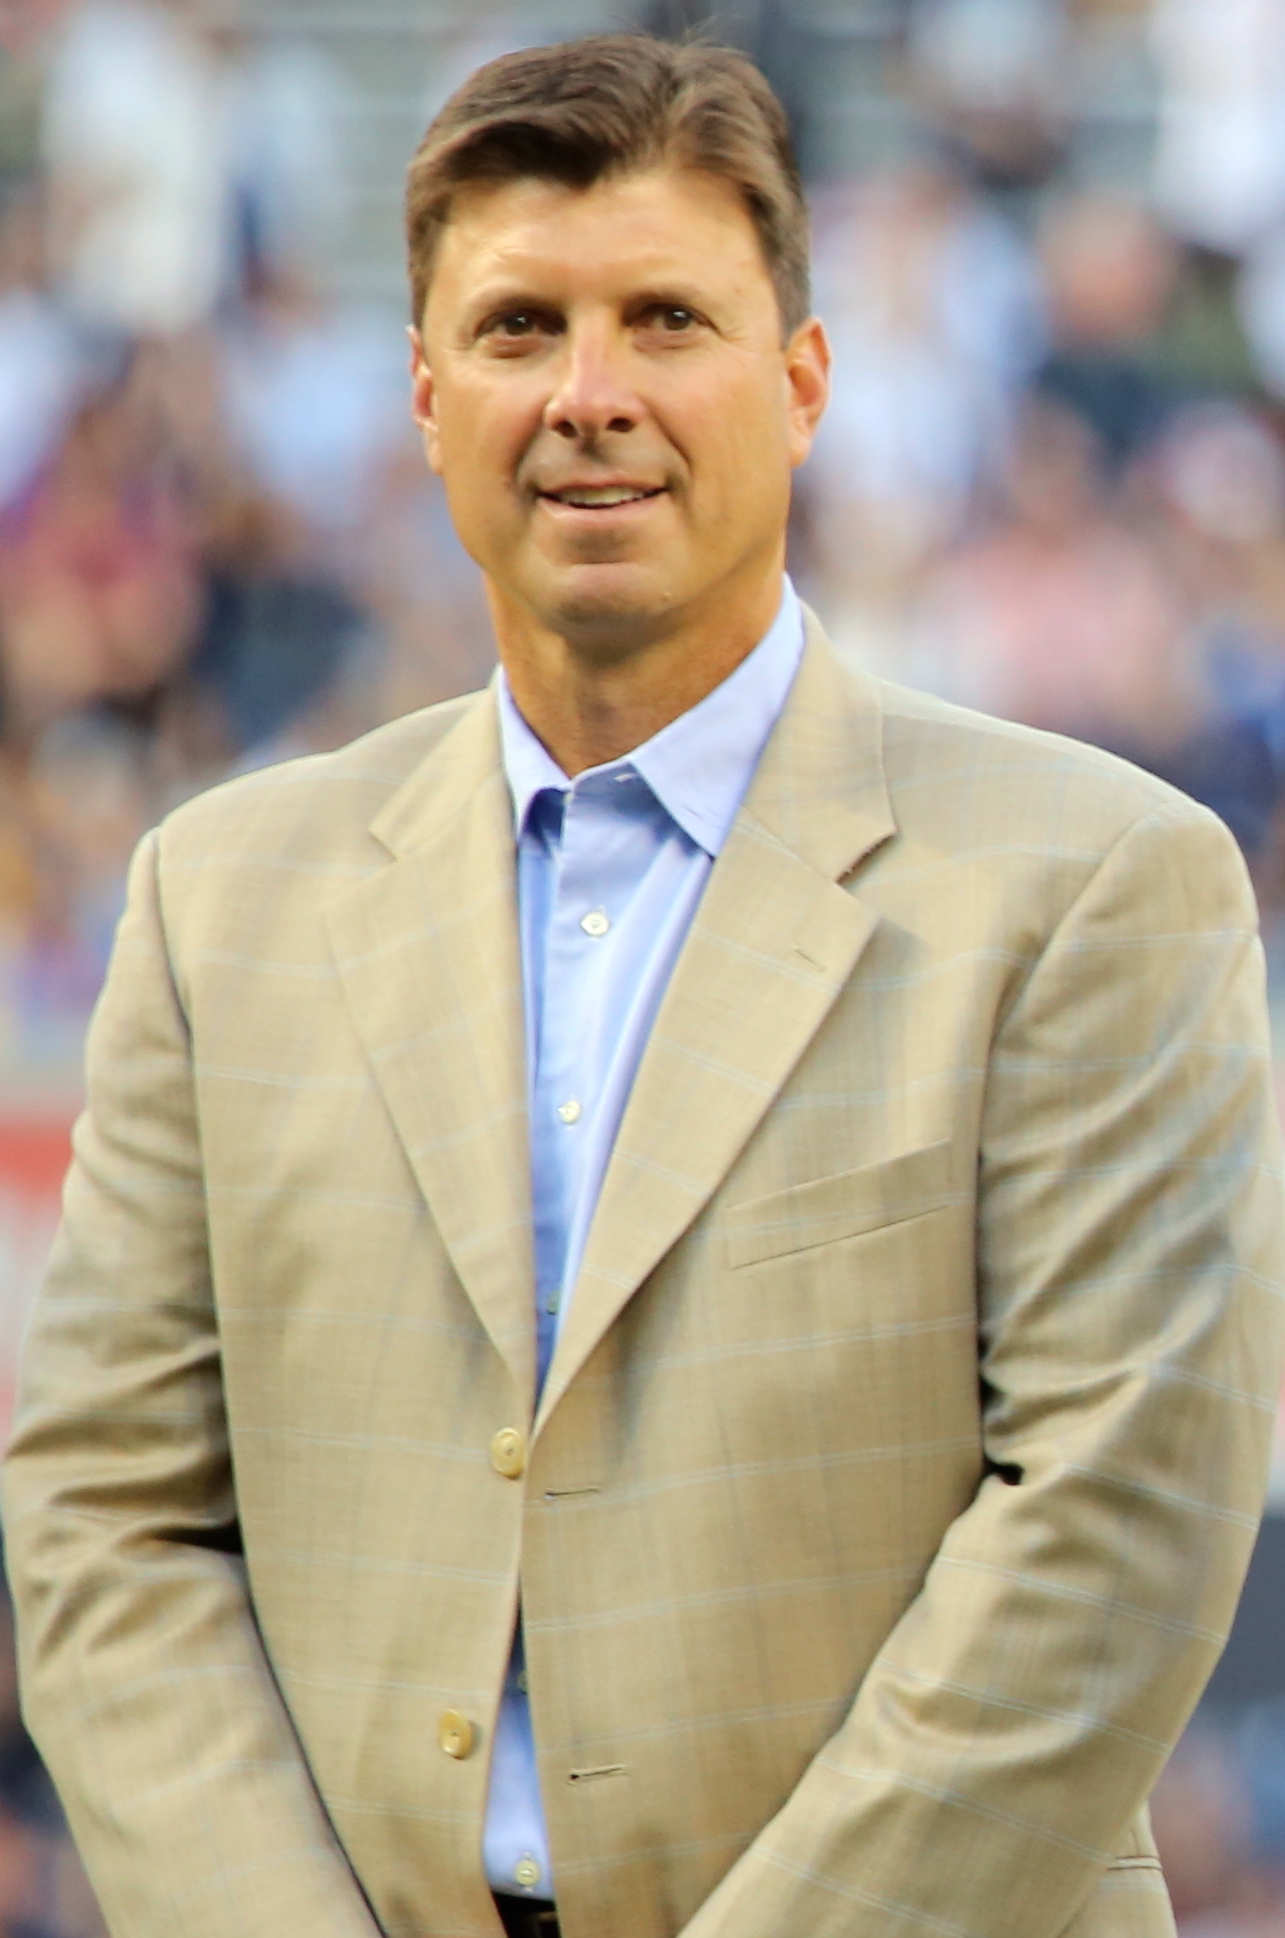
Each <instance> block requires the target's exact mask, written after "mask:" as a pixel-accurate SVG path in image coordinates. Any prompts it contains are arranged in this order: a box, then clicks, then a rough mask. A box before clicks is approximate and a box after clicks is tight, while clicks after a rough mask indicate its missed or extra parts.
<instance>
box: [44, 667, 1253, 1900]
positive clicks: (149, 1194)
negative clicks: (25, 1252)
mask: <svg viewBox="0 0 1285 1938" xmlns="http://www.w3.org/2000/svg"><path fill="white" fill-rule="evenodd" d="M512 870H513V856H512V825H511V818H510V815H509V809H508V801H507V796H506V793H505V789H504V783H503V779H502V776H501V772H500V767H499V753H498V741H497V730H496V721H495V713H494V704H493V700H492V698H491V697H490V696H489V695H481V696H476V697H474V698H472V699H470V700H468V701H465V702H457V703H452V704H451V705H448V706H446V707H444V708H438V709H434V710H432V711H430V712H428V713H425V714H420V715H416V716H412V717H410V718H408V719H406V720H403V721H399V722H397V723H395V724H394V725H392V726H391V727H388V728H385V729H383V730H381V731H380V732H379V733H377V734H375V735H373V736H371V737H369V738H368V739H367V740H365V741H362V742H359V743H357V744H356V745H355V746H353V747H351V748H349V749H347V750H345V751H343V752H341V753H339V754H335V755H328V756H324V757H321V758H318V759H313V760H307V761H302V762H298V763H295V764H292V765H289V766H286V767H284V768H281V769H276V770H268V771H266V772H264V773H262V774H258V775H255V776H251V777H249V778H247V779H244V780H240V781H237V782H235V783H233V784H231V785H230V786H228V787H225V788H221V789H218V790H216V791H214V792H213V793H212V794H210V795H208V796H205V797H203V798H202V799H200V800H198V801H195V802H193V803H191V804H189V805H188V806H187V807H185V808H183V809H182V810H180V811H179V813H177V814H176V815H175V816H173V817H172V818H171V820H170V821H169V822H167V823H166V824H165V825H164V826H163V827H162V828H161V830H160V831H159V832H158V834H157V835H156V836H154V837H152V838H150V839H149V840H148V841H147V842H146V843H145V844H144V846H143V848H142V850H141V851H140V854H139V857H138V859H137V862H136V866H135V870H134V874H133V879H132V890H131V898H130V905H129V911H128V913H127V915H126V917H125V920H124V923H123V925H122V929H121V934H120V938H119V942H118V946H117V951H116V955H115V959H114V962H113V967H112V970H111V974H110V977H109V981H108V986H107V990H106V992H105V995H104V997H103V1000H102V1002H101V1005H100V1008H99V1011H98V1014H97V1017H96V1020H95V1024H94V1028H93V1033H92V1039H91V1050H90V1084H89V1099H88V1106H87V1110H86V1114H85V1116H84V1118H83V1120H82V1122H81V1124H80V1126H79V1130H78V1134H77V1140H76V1150H77V1155H76V1161H75V1164H74V1167H73V1171H72V1174H71V1177H70V1180H69V1183H68V1190H67V1201H66V1217H65V1221H64V1226H63V1230H62V1234H61V1236H60V1239H59V1241H58V1245H57V1249H56V1254H55V1257H54V1260H53V1264H52V1268H51V1271H50V1275H49V1279H48V1282H47V1285H46V1287H45V1290H44V1292H43V1294H42V1297H41V1300H40V1303H39V1307H38V1310H37V1313H36V1315H35V1320H34V1324H33V1328H32V1332H31V1337H30V1343H29V1347H28V1353H27V1362H26V1370H25V1377H24V1385H23V1393H22V1398H21V1410H20V1421H19V1426H18V1430H17V1435H16V1438H15V1442H14V1445H13V1449H12V1451H11V1454H10V1456H9V1462H8V1469H7V1483H6V1484H7V1492H6V1535H7V1539H8V1544H9V1551H10V1559H11V1566H12V1569H13V1573H14V1580H15V1585H16V1592H17V1600H18V1606H19V1614H20V1637H21V1647H22V1658H23V1681H24V1688H25V1699H26V1703H27V1706H28V1712H29V1715H30V1719H31V1722H32V1725H33V1728H34V1730H35V1733H36V1735H37V1738H38V1740H39V1742H40V1744H41V1746H42V1748H43V1749H44V1751H45V1753H46V1755H47V1756H48V1758H49V1761H50V1764H51V1766H52V1768H53V1770H54V1772H55V1775H56V1777H57V1780H58V1782H59V1785H60V1787H61V1789H62V1792H63V1795H64V1797H65V1799H66V1802H67V1806H68V1809H69V1812H70V1815H71V1818H72V1822H73V1826H74V1828H75V1830H76V1834H77V1836H78V1838H79V1840H80V1843H81V1847H82V1850H83V1851H84V1854H85V1857H86V1859H87V1861H88V1864H89V1868H90V1871H91V1874H92V1876H93V1879H94V1882H95V1885H96V1886H97V1888H98V1890H99V1892H100V1895H101V1898H102V1901H103V1904H104V1906H105V1908H106V1912H107V1915H108V1918H109V1921H110V1922H111V1925H112V1928H113V1931H114V1932H115V1933H116V1934H118V1938H281V1934H282V1933H283V1932H291V1933H292V1932H295V1931H306V1932H307V1933H308V1934H309V1938H375V1934H376V1933H377V1931H383V1932H384V1933H386V1934H388V1938H448V1935H450V1938H457V1935H458V1938H466V1935H467V1938H495V1935H496V1933H497V1930H498V1925H497V1919H496V1913H495V1910H494V1906H493V1904H492V1901H491V1898H490V1894H489V1891H488V1890H487V1887H486V1883H485V1880H484V1877H483V1873H482V1869H481V1861H480V1837H481V1825H482V1817H483V1809H484V1802H485V1794H486V1767H487V1745H488V1736H489V1732H490V1729H491V1727H492V1725H493V1721H494V1717H495V1713H496V1709H497V1705H498V1700H499V1693H500V1687H501V1682H502V1678H503V1674H504V1668H505V1663H506V1658H507V1654H508V1648H509V1639H510V1635H511V1631H512V1624H513V1619H514V1612H515V1607H516V1601H517V1594H518V1582H519V1572H520V1575H521V1583H522V1598H523V1606H524V1610H525V1620H526V1638H527V1659H528V1673H529V1678H530V1690H531V1702H532V1708H533V1714H534V1718H535V1726H536V1733H537V1740H538V1744H539V1753H540V1764H541V1774H542V1783H543V1788H544V1796H545V1801H546V1808H547V1815H548V1820H549V1828H550V1834H551V1839H552V1848H553V1852H554V1861H555V1870H556V1882H557V1896H558V1910H559V1916H560V1920H561V1925H562V1929H563V1931H564V1932H565V1933H566V1935H567V1938H606V1935H607V1934H616V1933H619V1934H624V1935H625V1938H673V1934H675V1933H677V1932H679V1931H680V1930H681V1931H684V1932H686V1933H687V1934H688V1938H781V1934H784V1933H788V1934H790V1938H910V1935H911V1934H915V1938H928V1935H929V1934H932V1938H1054V1934H1057V1933H1061V1932H1063V1931H1068V1930H1069V1931H1071V1932H1073V1933H1074V1938H1151V1935H1152V1934H1155V1935H1156V1938H1159V1934H1162V1933H1167V1932H1171V1931H1172V1921H1171V1918H1170V1913H1169V1909H1168V1903H1167V1899H1166V1897H1165V1893H1164V1887H1163V1882H1162V1880H1161V1877H1160V1874H1159V1870H1158V1868H1157V1865H1156V1860H1155V1855H1154V1848H1153V1846H1152V1845H1151V1843H1150V1837H1149V1832H1148V1830H1147V1826H1146V1816H1145V1808H1144V1800H1145V1798H1146V1795H1147V1793H1148V1791H1149V1789H1150V1787H1151V1785H1152V1783H1153V1782H1154V1779H1155V1776H1156V1774H1157V1772H1158V1770H1159V1768H1160V1766H1161V1764H1162V1762H1163V1759H1164V1757H1165V1755H1166V1753H1167V1750H1168V1748H1169V1746H1170V1744H1171V1743H1172V1741H1173V1739H1174V1737H1175V1736H1176V1734H1177V1732H1178V1731H1179V1729H1180V1728H1181V1726H1182V1724H1183V1722H1184V1720H1185V1718H1186V1715H1187V1713H1188V1711H1189V1710H1190V1708H1191V1705H1192V1704H1193V1702H1194V1701H1195V1699H1196V1696H1197V1694H1198V1692H1199V1690H1200V1688H1201V1686H1202V1683H1203V1680H1204V1678H1205V1676H1206V1675H1207V1674H1208V1671H1209V1669H1210V1667H1211V1666H1212V1664H1213V1662H1214V1660H1215V1658H1216V1655H1217V1652H1218V1649H1219V1647H1220V1645H1221V1641H1222V1638H1223V1636H1224V1634H1225V1631H1226V1628H1227V1625H1228V1623H1229V1620H1230V1616H1231V1612H1232V1608H1233V1605H1234V1601H1235V1596H1236V1593H1237V1590H1238V1587H1239V1584H1240V1580H1241V1577H1242V1574H1243V1570H1244V1567H1245V1564H1246V1560H1247V1557H1248V1554H1249V1550H1250V1546H1251V1543H1252V1539H1253V1533H1254V1527H1255V1523H1256V1518H1257V1515H1258V1512H1259V1508H1260V1504H1261V1497H1262V1489H1263V1484H1264V1475H1265V1470H1266V1461H1267V1447H1268V1441H1269V1435H1270V1426H1271V1416H1272V1411H1273V1407H1274V1403H1275V1398H1276V1394H1277V1392H1278V1390H1279V1378H1280V1363H1281V1344H1282V1324H1281V1302H1280V1298H1279V1281H1280V1265H1281V1257H1280V1247H1281V1187H1280V1178H1279V1169H1278V1153H1277V1137H1276V1130H1275V1125H1274V1110H1273V1104H1272V1098H1271V1091H1270V1082H1269V1069H1268V1060H1267V1049H1266V1039H1265V1022H1264V1004H1263V992H1262V968H1261V956H1260V952H1259V949H1258V944H1257V941H1256V938H1255V934H1254V915H1253V907H1252V900H1251V897H1250V894H1249V890H1248V887H1247V884H1246V882H1245V879H1244V871H1243V869H1242V867H1241V865H1240V861H1239V857H1238V856H1237V854H1236V852H1235V850H1234V848H1233V847H1232V844H1231V842H1230V840H1229V838H1228V836H1227V835H1226V833H1225V832H1224V830H1223V829H1222V828H1221V827H1220V826H1219V825H1218V824H1217V823H1216V822H1215V821H1214V820H1213V819H1212V817H1210V816H1209V815H1207V814H1206V813H1204V812H1203V811H1202V810H1200V809H1198V808H1196V807H1194V806H1193V805H1192V804H1191V803H1190V802H1188V801H1185V800H1183V799H1182V798H1180V797H1179V796H1177V795H1176V794H1174V793H1172V792H1171V791H1169V790H1168V789H1166V788H1164V787H1162V786H1161V785H1160V784H1158V783H1156V782H1153V781H1151V780H1149V779H1147V778H1145V777H1144V776H1142V775H1141V774H1138V773H1136V772H1134V771H1133V770H1131V769H1129V768H1127V767H1124V766H1122V765H1121V764H1120V763H1118V762H1115V761H1112V760H1111V759H1109V758H1108V757H1107V756H1104V755H1099V754H1097V753H1095V752H1093V751H1091V750H1089V749H1087V748H1084V747H1080V746H1076V745H1074V744H1072V743H1069V742H1064V741H1059V740H1056V739H1052V738H1050V737H1048V736H1041V735H1036V734H1032V733H1029V732H1026V731H1023V730H1021V729H1018V728H1014V727H1009V726H1006V725H1003V724H1000V723H998V722H995V721H989V720H984V719H981V718H979V717H975V716H971V715H968V714H964V713H960V712H958V711H956V710H954V709H951V708H947V707H944V706H941V705H938V704H937V703H935V702H932V701H930V700H927V699H922V698H918V697H916V696H913V695H910V694H907V693H904V692H902V691H900V690H898V689H896V688H892V687H885V686H882V685H880V684H878V683H876V682H873V681H866V680H858V679H854V678H852V677H850V676H848V675H846V674H844V673H843V672H841V671H840V669H839V667H838V665H837V663H836V662H835V661H834V659H833V657H832V656H831V654H830V652H829V649H828V648H827V647H826V645H825V643H824V641H823V639H822V638H821V637H820V636H819V634H818V633H817V632H816V631H815V629H814V630H813V634H812V637H811V639H810V643H809V647H808V650H807V653H806V656H805V660H804V664H803V667H802V669H801V672H800V675H799V678H798V681H797V683H796V686H795V689H794V691H793V693H792V695H791V699H790V702H789V704H788V706H787V709H786V712H785V714H784V715H783V717H782V720H781V723H780V725H779V727H778V729H777V731H776V733H775V735H774V737H773V739H772V741H771V743H770V744H769V747H768V750H767V752H766V754H765V756H764V759H763V761H762V763H761V766H760V769H759V772H758V775H757V777H756V780H755V783H754V786H753V789H752V791H751V794H750V796H749V798H748V800H747V803H746V805H745V808H744V810H743V812H742V814H741V817H740V819H739V821H738V823H737V826H736V828H735V830H734V832H733V834H732V836H731V838H730V840H729V842H728V845H727V847H726V849H725V850H724V852H723V854H722V855H721V857H720V859H719V861H718V864H717V866H716V868H715V870H714V872H713V875H712V877H711V880H710V885H709V888H708V891H707V893H706V896H705V898H704V901H703V902H702V904H701V907H700V909H699V911H698V914H697V918H696V922H695V924H694V927H693V929H692V932H691V934H690V937H689V939H688V943H687V945H686V947H685V949H684V952H683V955H682V957H681V959H680V962H679V965H678V968H677V970H676V973H675V976H674V979H673V982H672V984H671V986H670V989H669V992H668V995H667V997H666V1000H665V1003H664V1005H663V1008H662V1011H661V1013H660V1015H659V1018H658V1021H657V1024H656V1028H655V1030H654V1032H653V1036H652V1040H651V1042H650V1044H649V1047H648V1050H647V1052H646V1055H645V1057H644V1060H643V1063H642V1066H641V1068H640V1071H639V1075H638V1079H637V1082H636V1084H635V1087H634V1091H633V1094H632V1097H631V1099H630V1102H629V1106H628V1109H627V1112H626V1116H625V1119H624V1122H623V1124H622V1127H621V1131H620V1136H619V1138H618V1141H617V1146H616V1150H615V1153H614V1156H613V1159H612V1163H611V1166H610V1169H609V1172H608V1176H607V1179H606V1182H605V1185H604V1189H603V1193H602V1197H601V1201H600V1204H599V1209H598V1214H597V1218H596V1222H595V1225H594V1228H593V1231H592V1233H591V1235H590V1240H589V1245H588V1250H587V1254H586V1257H585V1261H584V1266H583V1269H582V1272H581V1275H580V1278H579V1281H578V1283H577V1285H576V1287H575V1291H574V1298H573V1302H572V1306H571V1310H570V1312H569V1314H568V1317H567V1322H566V1326H565V1329H564V1332H563V1336H562V1338H561V1341H560V1343H559V1347H558V1352H557V1356H556V1358H555V1361H554V1364H553V1368H552V1370H551V1373H550V1377H549V1380H548V1383H547V1385H546V1388H545V1392H544V1396H543V1399H542V1402H541V1405H540V1409H539V1414H538V1417H537V1418H535V1419H534V1420H533V1418H532V1411H533V1404H534V1365H533V1357H534V1355H533V1338H534V1333H533V1318H532V1263H531V1236H530V1206H529V1182H528V1176H527V1158H526V1127H525V1115H524V1112H525V1096H524V1092H525V1081H524V1068H523V1044H522V1020H521V992H520V975H519V961H518V946H517V938H516V922H515V912H514V893H513V874H512ZM505 1428H515V1429H517V1430H518V1433H519V1435H520V1436H522V1439H521V1440H520V1441H519V1443H518V1444H519V1446H523V1445H524V1446H525V1447H526V1450H527V1451H526V1460H525V1468H524V1471H522V1472H520V1473H518V1474H516V1476H515V1475H514V1474H513V1473H512V1472H511V1471H510V1470H511V1469H512V1468H513V1467H514V1466H515V1464H516V1465H520V1464H521V1463H520V1462H517V1463H515V1461H514V1460H513V1458H512V1449H513V1444H514V1443H513V1441H512V1440H511V1439H510V1440H509V1441H508V1442H507V1443H506V1447H507V1452H506V1457H505V1459H504V1460H503V1461H501V1462H499V1464H498V1465H497V1464H496V1463H495V1462H494V1461H493V1457H492V1441H493V1437H494V1436H495V1435H496V1433H497V1432H498V1431H500V1430H502V1429H505ZM501 1468H503V1469H505V1471H501ZM448 1711H449V1712H455V1715H456V1719H457V1722H458V1719H463V1722H464V1725H465V1726H466V1727H464V1728H463V1729H462V1730H461V1729H460V1728H459V1727H456V1725H455V1724H452V1725H451V1727H450V1728H449V1729H448V1730H447V1731H446V1732H445V1733H444V1734H442V1736H441V1744H447V1745H448V1746H449V1747H450V1750H451V1753H449V1754H447V1753H443V1748H442V1747H441V1746H440V1744H439V1728H440V1726H441V1719H442V1717H443V1715H444V1713H445V1712H448ZM461 1749H463V1750H464V1751H465V1753H464V1754H459V1753H458V1752H459V1751H460V1750H461Z"/></svg>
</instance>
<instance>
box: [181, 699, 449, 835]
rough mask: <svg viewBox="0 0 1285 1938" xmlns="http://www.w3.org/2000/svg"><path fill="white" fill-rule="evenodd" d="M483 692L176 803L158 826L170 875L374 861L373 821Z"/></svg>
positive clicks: (238, 776)
mask: <svg viewBox="0 0 1285 1938" xmlns="http://www.w3.org/2000/svg"><path fill="white" fill-rule="evenodd" d="M484 697H485V696H484V694H482V693H469V694H465V695H464V696H463V697H462V698H460V699H455V700H446V701H443V702H441V703H440V704H439V705H437V706H432V707H425V708H423V709H421V710H420V711H418V712H415V713H410V714H405V715H403V716H402V717H401V718H400V719H397V720H393V721H390V722H388V723H387V725H385V726H381V727H376V728H375V729H374V730H373V731H372V732H370V733H367V734H363V735H362V736H361V738H360V739H358V740H354V741H350V742H349V743H348V745H347V746H344V747H340V748H337V749H336V750H334V751H333V752H330V753H324V754H307V755H304V756H302V757H301V758H299V759H296V760H287V761H282V762H280V763H279V764H278V765H276V766H273V767H263V768H259V769H256V770H255V771H254V772H253V773H249V774H239V775H237V776H235V777H234V778H233V779H231V780H226V781H222V782H220V783H219V785H218V786H216V787H212V788H210V789H209V790H208V791H207V792H205V793H203V794H198V795H195V796H194V797H193V798H192V799H191V800H190V801H185V802H184V803H183V805H182V806H181V807H179V808H176V809H175V810H174V811H173V812H172V813H171V814H169V815H168V816H167V817H166V819H165V820H164V821H163V822H162V824H161V827H160V829H159V831H158V844H159V851H160V866H161V868H162V871H165V870H166V869H173V868H179V869H181V868H183V867H185V866H187V867H190V866H193V865H196V866H200V865H202V864H203V863H206V862H211V861H215V860H221V861H225V862H231V861H235V860H241V861H244V862H246V863H250V864H253V863H255V862H260V863H263V864H269V865H270V864H271V863H272V862H274V861H276V860H278V859H279V858H281V857H282V856H286V855H288V856H289V857H290V860H291V862H292V863H293V864H294V865H295V866H297V867H303V868H306V867H307V866H308V865H309V863H310V862H311V863H312V864H313V865H315V866H316V867H318V868H321V869H327V870H329V869H336V868H343V867H344V865H345V864H347V865H349V866H351V865H353V864H357V865H361V864H362V863H365V864H366V865H373V864H374V863H375V862H376V861H377V860H378V859H379V857H380V855H381V854H382V850H381V849H379V847H378V844H377V843H376V842H375V840H374V837H373V836H372V835H371V834H370V832H369V830H370V824H371V822H372V821H373V820H374V818H375V817H376V815H377V814H378V813H379V811H380V809H381V808H382V807H383V806H384V805H385V803H386V802H387V801H388V800H390V799H391V797H392V796H393V795H394V794H395V793H396V792H397V790H398V789H399V788H400V787H401V786H402V785H403V784H404V783H405V782H406V781H407V780H408V779H409V777H410V776H411V775H412V774H413V773H414V772H415V770H416V768H418V767H419V766H420V764H421V763H422V762H423V761H424V760H425V759H426V757H427V756H428V755H429V754H431V753H432V752H433V751H434V749H435V748H436V747H438V746H439V745H440V743H441V742H442V741H443V740H445V738H446V737H447V735H448V734H449V733H450V732H451V731H452V729H453V728H454V727H455V726H456V725H457V724H458V723H459V721H460V720H461V719H462V718H463V717H464V716H465V714H466V713H468V712H469V710H470V709H471V708H472V707H474V706H476V705H478V704H479V703H480V702H481V701H482V700H483V699H484Z"/></svg>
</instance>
